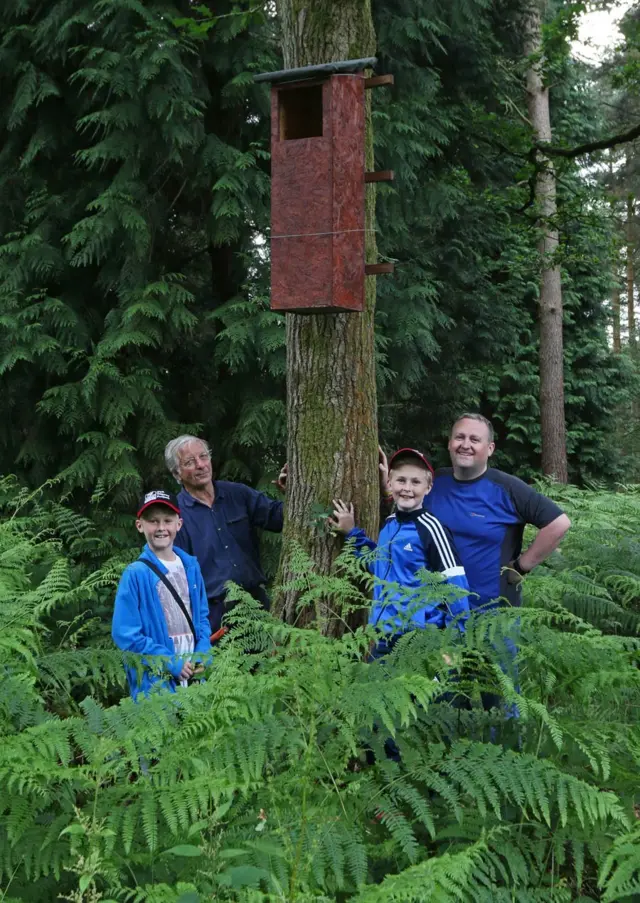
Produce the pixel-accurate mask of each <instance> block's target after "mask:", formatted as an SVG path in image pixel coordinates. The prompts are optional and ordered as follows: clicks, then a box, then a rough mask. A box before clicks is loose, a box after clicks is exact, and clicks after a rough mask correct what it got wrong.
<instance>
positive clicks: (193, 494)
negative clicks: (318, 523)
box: [164, 436, 286, 632]
mask: <svg viewBox="0 0 640 903" xmlns="http://www.w3.org/2000/svg"><path fill="white" fill-rule="evenodd" d="M164 458H165V463H166V465H167V468H168V469H169V471H170V472H171V473H172V474H173V476H174V477H175V478H176V480H177V481H178V482H179V483H181V484H182V489H181V491H180V493H179V494H178V502H179V505H180V513H181V516H182V520H183V524H182V529H181V530H180V532H179V533H178V534H177V536H176V540H175V545H176V546H179V547H180V548H181V549H183V550H184V551H185V552H188V554H189V555H195V557H196V558H197V559H198V563H199V564H200V569H201V571H202V576H203V578H204V583H205V589H206V592H207V599H208V600H209V620H210V623H211V629H212V631H214V632H216V631H217V630H219V628H220V623H221V621H222V616H223V614H224V612H225V596H226V589H225V584H226V583H227V581H228V580H233V581H234V583H238V584H239V585H240V586H242V587H243V589H246V590H247V591H248V592H249V593H251V595H252V596H253V597H254V598H255V599H257V600H258V601H259V602H261V603H262V604H263V605H264V606H265V608H267V607H268V605H269V598H268V596H267V593H266V590H265V576H264V572H263V570H262V566H261V564H260V549H259V541H258V532H257V531H258V529H259V528H263V529H265V530H272V531H273V532H275V533H279V532H280V531H281V530H282V521H283V510H282V509H283V505H282V502H281V501H275V500H273V499H270V498H269V497H268V496H266V495H265V494H264V493H262V492H257V491H256V490H255V489H251V488H250V487H249V486H245V485H244V484H243V483H230V482H226V481H224V480H214V479H213V471H212V468H211V452H210V450H209V446H208V445H207V443H206V442H203V441H202V440H201V439H198V438H197V437H195V436H178V438H177V439H172V440H171V442H169V443H168V445H167V447H166V448H165V452H164ZM285 479H286V468H283V471H282V473H281V474H280V479H279V480H278V483H277V485H278V486H279V488H281V489H283V488H284V480H285Z"/></svg>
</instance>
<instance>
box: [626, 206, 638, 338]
mask: <svg viewBox="0 0 640 903" xmlns="http://www.w3.org/2000/svg"><path fill="white" fill-rule="evenodd" d="M634 206H635V205H634V198H633V195H629V197H628V198H627V318H628V323H629V344H630V345H635V341H636V312H635V299H634V272H633V218H634V216H635V210H634Z"/></svg>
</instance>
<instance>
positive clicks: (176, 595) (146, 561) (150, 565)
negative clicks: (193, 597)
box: [140, 558, 198, 646]
mask: <svg viewBox="0 0 640 903" xmlns="http://www.w3.org/2000/svg"><path fill="white" fill-rule="evenodd" d="M140 561H142V563H143V564H146V566H147V567H148V568H151V570H152V571H153V573H154V574H157V575H158V577H159V578H160V579H161V580H162V582H163V583H164V585H165V586H166V587H167V589H168V590H169V592H170V593H171V595H172V596H173V598H174V599H175V600H176V602H177V603H178V605H179V606H180V611H181V612H182V614H183V615H184V616H185V618H186V619H187V624H188V625H189V630H190V631H191V633H192V634H193V645H194V646H195V644H196V643H197V642H198V637H197V636H196V628H195V627H194V626H193V621H192V620H191V615H190V614H189V612H188V611H187V609H186V607H185V604H184V602H183V601H182V599H181V598H180V595H179V593H178V592H177V590H176V588H175V586H174V585H173V583H171V581H170V580H167V577H166V574H163V573H162V571H161V570H160V568H158V567H156V565H155V564H154V563H153V561H149V559H148V558H141V559H140Z"/></svg>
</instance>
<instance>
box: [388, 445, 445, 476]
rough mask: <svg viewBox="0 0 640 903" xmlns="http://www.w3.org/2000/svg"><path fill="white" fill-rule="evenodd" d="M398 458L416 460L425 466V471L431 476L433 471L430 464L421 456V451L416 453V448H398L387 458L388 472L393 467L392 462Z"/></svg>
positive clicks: (425, 457)
mask: <svg viewBox="0 0 640 903" xmlns="http://www.w3.org/2000/svg"><path fill="white" fill-rule="evenodd" d="M398 458H418V460H419V461H422V463H423V464H424V465H425V467H426V468H427V470H428V471H429V472H430V473H431V475H432V476H433V475H434V473H435V471H434V469H433V467H432V466H431V462H430V461H429V460H428V459H427V456H426V455H423V454H422V452H421V451H418V449H417V448H399V449H398V451H397V452H394V453H393V454H392V455H391V457H390V458H389V470H391V468H392V467H393V462H394V461H396V460H397V459H398Z"/></svg>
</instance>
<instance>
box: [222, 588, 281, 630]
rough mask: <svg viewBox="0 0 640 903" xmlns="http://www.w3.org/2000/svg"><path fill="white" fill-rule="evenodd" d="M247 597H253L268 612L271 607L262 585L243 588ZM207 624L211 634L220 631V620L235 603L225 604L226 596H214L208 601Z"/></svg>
mask: <svg viewBox="0 0 640 903" xmlns="http://www.w3.org/2000/svg"><path fill="white" fill-rule="evenodd" d="M243 589H244V590H246V592H248V593H249V595H251V596H253V598H254V599H255V600H256V601H257V602H260V604H261V605H262V607H263V608H264V609H265V610H266V611H269V609H270V607H271V599H270V598H269V596H268V595H267V591H266V589H265V588H264V584H260V586H254V587H253V588H251V589H250V588H249V587H243ZM208 601H209V624H210V625H211V633H216V631H218V630H220V627H221V626H222V618H223V617H224V615H225V614H226V613H227V612H228V611H231V609H232V608H233V606H234V605H235V602H227V601H226V596H225V595H222V596H214V597H213V598H212V599H209V600H208Z"/></svg>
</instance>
